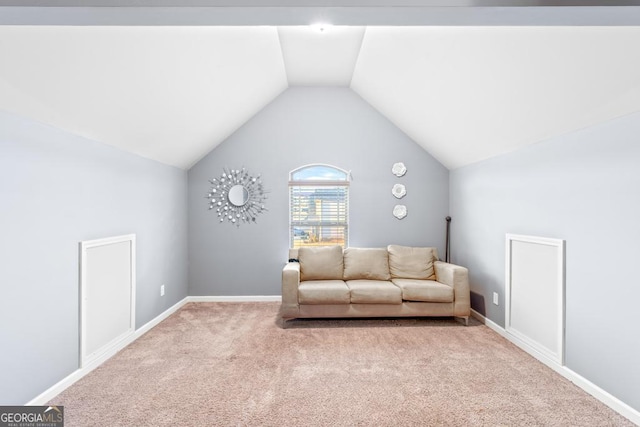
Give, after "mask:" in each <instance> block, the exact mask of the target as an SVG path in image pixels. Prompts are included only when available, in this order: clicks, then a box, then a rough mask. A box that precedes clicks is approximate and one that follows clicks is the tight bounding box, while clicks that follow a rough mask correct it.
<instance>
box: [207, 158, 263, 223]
mask: <svg viewBox="0 0 640 427" xmlns="http://www.w3.org/2000/svg"><path fill="white" fill-rule="evenodd" d="M209 182H210V183H211V185H212V187H211V188H210V189H209V193H208V194H207V200H208V201H209V210H215V211H216V213H217V214H218V218H219V220H220V222H225V221H227V222H230V223H232V224H235V225H237V226H240V224H241V223H243V222H256V217H257V216H258V215H260V214H261V213H262V212H264V211H266V210H267V208H266V207H265V205H264V203H265V200H266V199H267V196H266V191H265V189H264V187H263V186H262V179H261V178H260V175H259V174H258V175H256V176H253V175H251V174H250V173H249V172H247V170H246V169H245V168H242V169H226V168H225V169H223V172H222V175H220V177H218V178H213V179H210V180H209Z"/></svg>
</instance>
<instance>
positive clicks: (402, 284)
mask: <svg viewBox="0 0 640 427" xmlns="http://www.w3.org/2000/svg"><path fill="white" fill-rule="evenodd" d="M391 281H392V282H393V283H394V284H395V285H396V286H398V287H399V288H400V289H402V299H403V300H405V301H423V302H453V287H452V286H447V285H445V284H442V283H439V282H436V281H434V280H416V279H391Z"/></svg>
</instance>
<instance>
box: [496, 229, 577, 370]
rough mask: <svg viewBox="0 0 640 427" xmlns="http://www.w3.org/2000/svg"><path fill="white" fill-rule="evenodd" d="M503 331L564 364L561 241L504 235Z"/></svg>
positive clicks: (562, 246) (562, 251) (562, 249)
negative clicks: (504, 284) (505, 268)
mask: <svg viewBox="0 0 640 427" xmlns="http://www.w3.org/2000/svg"><path fill="white" fill-rule="evenodd" d="M506 264H507V265H506V267H507V271H506V286H505V330H506V331H507V333H509V334H512V335H514V336H516V337H517V338H519V339H520V340H522V341H524V342H525V343H527V344H528V345H530V346H531V347H532V348H534V349H536V350H537V351H539V352H540V353H542V354H544V355H545V356H547V357H549V358H550V359H551V360H553V361H554V362H556V363H557V364H558V365H563V364H564V292H565V291H564V241H563V240H559V239H549V238H541V237H535V236H519V235H513V234H507V237H506Z"/></svg>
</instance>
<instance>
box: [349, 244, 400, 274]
mask: <svg viewBox="0 0 640 427" xmlns="http://www.w3.org/2000/svg"><path fill="white" fill-rule="evenodd" d="M343 279H344V280H361V279H366V280H389V279H391V275H390V274H389V253H388V252H387V250H386V249H385V248H347V249H345V250H344V277H343Z"/></svg>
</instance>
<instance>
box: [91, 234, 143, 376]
mask: <svg viewBox="0 0 640 427" xmlns="http://www.w3.org/2000/svg"><path fill="white" fill-rule="evenodd" d="M80 249H81V254H80V261H81V262H80V266H81V267H80V367H84V366H87V365H88V364H91V363H92V362H93V361H95V360H97V359H99V358H100V357H101V356H102V355H103V354H105V353H106V352H108V351H109V350H111V349H112V348H114V347H117V345H118V343H120V342H122V341H123V340H125V339H126V338H127V337H129V336H131V334H133V332H134V330H135V288H136V287H135V235H126V236H117V237H112V238H105V239H98V240H90V241H85V242H82V243H81V245H80Z"/></svg>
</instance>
